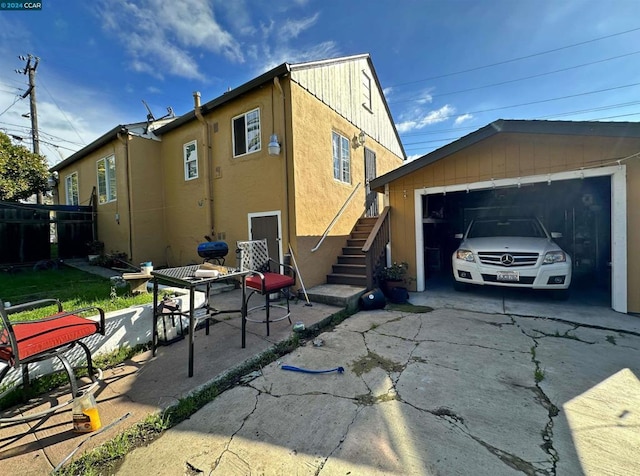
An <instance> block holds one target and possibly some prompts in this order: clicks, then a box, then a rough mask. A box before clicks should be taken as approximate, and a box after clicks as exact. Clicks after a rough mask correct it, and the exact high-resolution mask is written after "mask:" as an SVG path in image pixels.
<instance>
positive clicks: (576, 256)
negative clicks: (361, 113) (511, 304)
mask: <svg viewBox="0 0 640 476" xmlns="http://www.w3.org/2000/svg"><path fill="white" fill-rule="evenodd" d="M625 187H626V182H625V173H624V169H623V168H618V167H607V168H601V169H594V170H589V171H588V173H587V171H580V172H579V173H573V172H571V173H569V172H567V173H559V174H553V175H547V176H536V177H524V178H518V179H506V180H495V181H490V182H482V183H474V184H468V185H464V186H453V187H434V188H429V189H423V190H421V191H416V194H417V195H419V196H416V208H417V210H416V233H417V236H416V243H417V244H418V246H417V248H418V249H417V250H416V256H417V258H418V260H417V265H418V266H417V267H418V283H417V284H418V290H424V289H425V288H428V283H429V282H430V280H437V281H438V282H439V283H442V281H443V279H451V277H452V275H451V273H452V269H451V255H452V254H453V252H454V251H455V249H456V248H457V246H458V244H459V240H456V239H455V237H454V235H455V234H456V233H462V232H464V230H465V229H466V226H467V225H468V223H469V222H470V221H471V220H472V219H473V218H475V217H477V216H482V215H485V216H486V215H502V216H506V215H524V216H530V215H534V216H537V217H539V218H540V219H541V220H542V222H543V223H544V225H545V226H546V228H547V229H548V230H549V231H554V232H560V233H562V238H558V239H556V240H555V241H556V242H557V243H558V244H559V245H560V246H561V247H562V248H563V249H564V250H565V251H567V252H568V253H569V254H570V255H571V257H572V261H573V280H572V284H571V289H572V292H573V290H579V291H585V290H589V289H593V290H597V291H598V292H605V293H607V295H608V298H609V299H610V302H611V306H612V307H613V309H614V310H617V311H620V312H626V305H627V296H626V208H625V202H626V190H625ZM418 209H419V210H418ZM614 243H615V244H616V246H614ZM622 243H624V246H622ZM421 267H422V269H420V268H421Z"/></svg>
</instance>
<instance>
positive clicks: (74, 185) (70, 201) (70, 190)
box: [64, 172, 80, 205]
mask: <svg viewBox="0 0 640 476" xmlns="http://www.w3.org/2000/svg"><path fill="white" fill-rule="evenodd" d="M64 184H65V196H66V200H65V203H66V204H67V205H80V192H79V191H78V172H73V173H72V174H69V175H67V176H66V177H65V178H64Z"/></svg>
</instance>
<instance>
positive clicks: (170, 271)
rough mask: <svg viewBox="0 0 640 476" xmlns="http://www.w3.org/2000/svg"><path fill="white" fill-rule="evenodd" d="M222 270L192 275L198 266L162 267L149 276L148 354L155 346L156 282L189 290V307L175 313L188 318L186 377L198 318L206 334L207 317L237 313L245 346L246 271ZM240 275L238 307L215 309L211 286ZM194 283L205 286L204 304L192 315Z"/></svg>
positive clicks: (191, 364) (154, 352)
mask: <svg viewBox="0 0 640 476" xmlns="http://www.w3.org/2000/svg"><path fill="white" fill-rule="evenodd" d="M219 268H223V269H222V272H221V273H220V274H219V275H218V276H217V277H215V278H214V277H204V278H202V277H196V276H195V274H196V271H197V270H198V269H200V265H197V264H196V265H190V266H181V267H177V268H166V269H158V270H153V271H151V276H152V277H153V327H152V330H151V334H152V336H153V337H152V353H153V355H154V356H155V355H156V348H157V347H158V329H157V324H158V316H159V315H160V313H159V312H158V284H159V283H164V284H171V285H174V286H178V287H181V288H186V289H188V290H189V310H188V311H183V312H179V313H176V314H179V315H182V316H188V317H189V377H193V341H194V331H195V328H196V324H197V322H198V321H201V320H205V321H206V326H207V327H206V333H207V335H208V334H209V319H211V318H212V317H213V316H215V315H217V314H221V313H226V312H240V314H241V316H242V348H243V349H244V348H245V345H246V325H247V321H246V318H247V306H246V285H245V279H246V277H247V274H249V271H246V270H245V271H240V270H239V269H236V268H232V267H229V266H221V267H219ZM232 278H240V280H241V282H242V285H241V287H242V304H241V306H240V309H227V310H219V309H216V308H214V307H213V305H212V298H211V296H210V291H211V285H212V284H213V283H215V282H216V281H221V280H225V279H232ZM198 286H204V287H205V288H206V298H205V303H204V305H203V306H202V307H200V308H198V313H197V315H196V309H195V290H196V288H197V287H198Z"/></svg>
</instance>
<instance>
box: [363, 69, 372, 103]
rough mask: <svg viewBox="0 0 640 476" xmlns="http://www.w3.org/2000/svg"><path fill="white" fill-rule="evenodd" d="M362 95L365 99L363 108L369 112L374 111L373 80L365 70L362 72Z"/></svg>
mask: <svg viewBox="0 0 640 476" xmlns="http://www.w3.org/2000/svg"><path fill="white" fill-rule="evenodd" d="M362 95H363V97H364V101H363V102H362V106H364V108H365V109H366V110H367V111H369V112H371V111H373V104H372V102H371V78H370V77H369V75H368V74H367V72H366V71H364V70H363V71H362Z"/></svg>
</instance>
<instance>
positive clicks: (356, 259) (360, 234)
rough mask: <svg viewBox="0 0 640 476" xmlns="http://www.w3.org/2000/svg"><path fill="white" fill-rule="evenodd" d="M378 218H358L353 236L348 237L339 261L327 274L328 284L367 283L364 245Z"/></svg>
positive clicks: (359, 284) (364, 284)
mask: <svg viewBox="0 0 640 476" xmlns="http://www.w3.org/2000/svg"><path fill="white" fill-rule="evenodd" d="M376 220H377V218H375V217H371V218H360V219H359V220H358V222H357V223H356V225H355V227H354V228H353V231H352V232H351V236H349V238H348V239H347V245H346V246H345V247H343V248H342V254H341V255H339V256H338V262H337V263H336V264H334V265H333V270H332V272H331V273H330V274H328V275H327V284H348V285H351V286H359V287H365V286H366V285H367V271H366V266H365V255H364V253H363V252H362V247H363V246H364V243H365V242H366V241H367V238H368V237H369V234H370V233H371V230H372V229H373V226H374V225H375V223H376Z"/></svg>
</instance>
